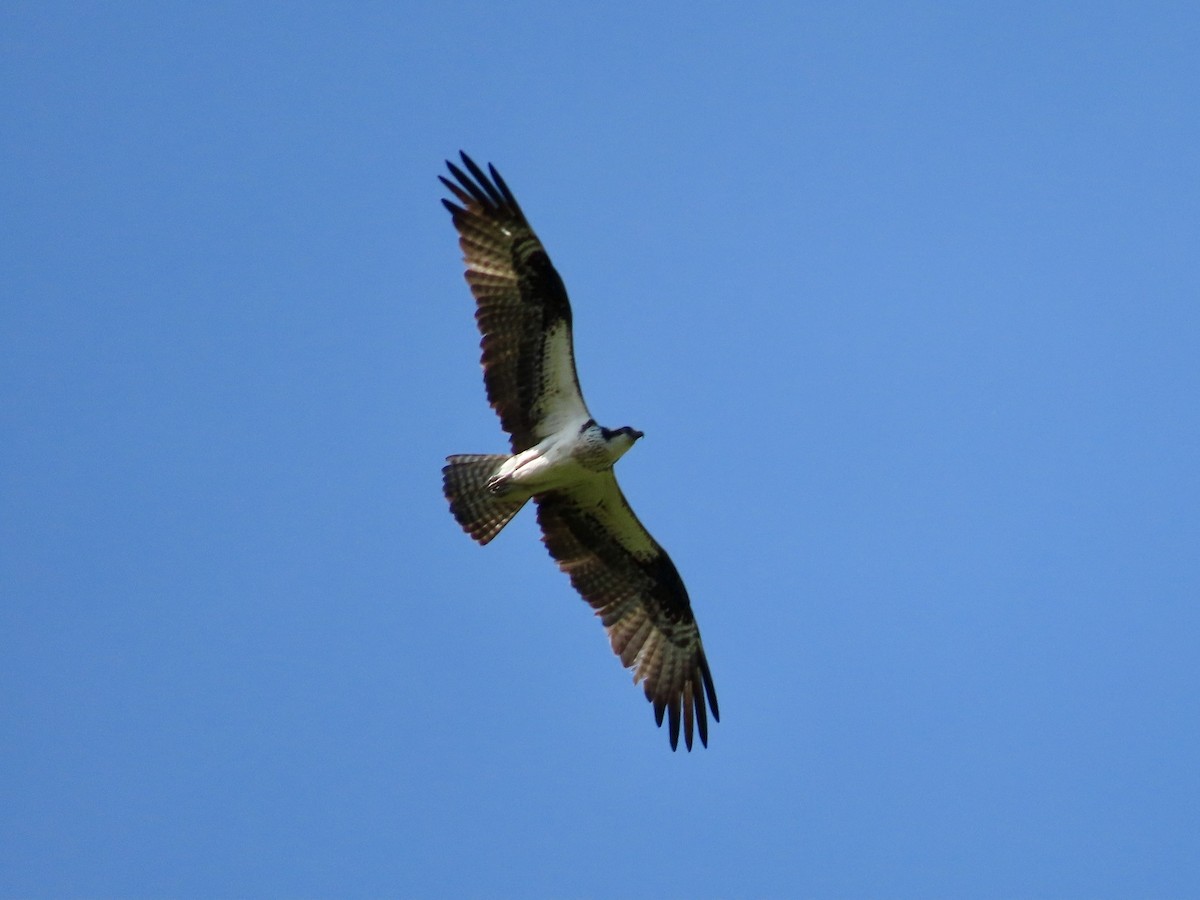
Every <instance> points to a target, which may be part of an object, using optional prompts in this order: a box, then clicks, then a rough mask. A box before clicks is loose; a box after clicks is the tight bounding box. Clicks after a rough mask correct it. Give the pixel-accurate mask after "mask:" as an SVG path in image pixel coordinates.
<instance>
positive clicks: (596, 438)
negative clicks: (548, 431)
mask: <svg viewBox="0 0 1200 900" xmlns="http://www.w3.org/2000/svg"><path fill="white" fill-rule="evenodd" d="M585 422H587V419H586V418H575V419H571V420H568V421H567V422H566V423H565V427H563V428H562V429H561V430H560V431H558V432H557V433H555V434H552V435H550V436H549V437H547V438H545V439H544V440H542V441H540V442H539V443H538V444H536V445H535V446H533V447H530V448H529V449H528V450H525V451H523V452H521V453H518V454H516V455H515V456H513V457H512V458H511V459H509V460H508V461H507V462H505V463H504V465H502V466H501V467H500V470H499V471H498V472H497V473H496V474H495V475H494V476H493V477H492V483H494V484H497V485H500V486H502V488H503V489H504V490H505V492H506V493H507V492H511V491H514V490H517V491H520V492H522V493H523V494H527V495H529V496H533V495H535V494H541V493H545V492H546V491H553V490H558V489H560V488H566V487H570V486H572V485H577V484H579V483H580V482H583V481H587V480H589V479H591V478H594V477H595V476H596V475H597V474H598V470H597V468H595V466H594V464H593V465H592V466H588V465H585V464H584V459H585V458H586V457H588V456H589V455H590V456H592V457H593V459H594V456H595V454H596V453H597V451H598V450H599V449H600V448H603V451H604V454H605V456H606V463H607V465H611V464H612V463H614V462H616V460H617V459H619V458H620V457H621V456H622V455H623V454H624V453H625V451H626V450H628V449H629V447H630V446H631V445H632V441H630V440H628V438H627V437H625V436H621V437H618V438H617V439H615V440H614V441H612V442H606V441H605V440H604V438H603V436H602V433H601V431H600V428H599V427H598V426H596V425H592V427H590V428H588V429H587V430H586V431H583V430H582V429H583V425H584V423H585Z"/></svg>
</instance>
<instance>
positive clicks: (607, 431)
mask: <svg viewBox="0 0 1200 900" xmlns="http://www.w3.org/2000/svg"><path fill="white" fill-rule="evenodd" d="M600 433H601V434H602V435H603V436H604V442H605V443H606V444H608V452H609V453H611V454H612V459H613V462H616V461H617V460H618V459H620V458H621V457H622V456H624V455H625V453H626V451H628V450H629V448H630V447H632V446H633V445H634V444H635V443H637V441H638V440H639V439H640V438H641V437H643V435H642V433H641V432H640V431H638V430H637V429H636V428H630V427H629V426H628V425H626V426H625V427H624V428H601V429H600Z"/></svg>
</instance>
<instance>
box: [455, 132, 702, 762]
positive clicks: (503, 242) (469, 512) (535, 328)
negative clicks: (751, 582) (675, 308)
mask: <svg viewBox="0 0 1200 900" xmlns="http://www.w3.org/2000/svg"><path fill="white" fill-rule="evenodd" d="M461 156H462V161H463V165H464V166H466V169H467V171H466V172H464V171H463V170H462V169H460V168H459V167H458V166H456V165H454V164H453V163H451V162H449V161H447V163H446V165H447V167H448V168H449V169H450V174H451V175H453V176H454V179H455V181H451V180H450V179H448V178H445V177H441V182H442V183H443V184H444V185H445V186H446V187H447V188H448V189H449V190H450V192H451V193H452V194H453V195H454V197H455V198H456V199H457V200H458V204H455V203H453V202H451V201H450V200H447V199H443V200H442V203H443V204H445V206H446V208H447V209H448V210H449V211H450V215H451V217H452V218H453V219H454V227H455V228H456V229H457V230H458V234H459V245H460V246H461V247H462V251H463V254H464V259H465V261H466V264H467V271H466V278H467V283H468V284H470V286H471V292H472V293H473V294H474V295H475V301H476V304H477V306H478V308H477V310H476V312H475V320H476V322H477V323H478V325H479V331H480V332H481V333H482V335H483V340H482V342H481V347H482V348H483V380H484V384H485V386H486V388H487V395H488V400H489V401H490V402H491V405H492V407H493V408H494V409H495V410H496V412H497V413H498V414H499V416H500V424H501V426H502V427H503V428H504V430H505V431H507V432H508V434H509V437H510V444H511V446H512V454H505V453H500V454H463V455H456V456H450V457H447V459H446V462H447V463H448V465H446V466H445V468H443V469H442V477H443V489H444V491H445V494H446V499H447V500H449V502H450V511H451V512H452V513H453V514H454V517H455V518H456V519H457V520H458V523H459V524H460V525H461V526H462V528H463V530H464V531H465V532H467V534H469V535H470V536H471V537H473V538H474V539H475V540H476V541H478V542H479V543H480V544H486V543H487V542H488V541H490V540H491V539H492V538H494V537H495V536H496V535H497V534H498V533H499V532H500V529H502V528H503V527H504V526H505V525H507V524H508V522H509V521H510V520H511V519H512V517H513V516H515V515H516V514H517V512H518V511H520V509H521V507H523V506H524V505H525V503H526V502H527V501H528V500H530V499H531V498H532V499H533V501H534V503H536V504H537V517H538V524H539V525H540V526H541V528H542V535H543V537H542V540H543V541H544V542H545V544H546V547H547V549H548V550H549V551H550V555H551V556H553V557H554V558H555V559H556V560H557V561H558V565H559V568H560V569H562V570H563V571H564V572H566V573H567V574H568V575H570V577H571V583H572V584H573V585H574V586H575V589H576V590H578V591H579V593H580V594H581V595H583V598H584V599H585V600H587V602H588V603H590V604H591V605H592V607H594V608H595V610H596V615H597V616H599V618H600V620H601V621H602V622H603V623H604V628H605V630H606V631H607V632H608V637H609V640H610V641H611V643H612V649H613V652H615V653H616V654H617V656H619V657H620V658H621V662H622V663H623V664H624V665H625V666H626V667H628V668H632V669H633V681H634V684H637V683H639V682H641V683H642V684H643V687H644V690H645V692H646V699H648V700H649V701H650V702H651V703H652V704H654V718H655V720H656V721H657V723H658V725H659V726H660V727H661V726H662V723H663V716H664V714H665V715H666V716H667V720H668V722H669V731H670V737H671V749H672V750H674V749H676V748H677V747H678V746H679V724H680V721H681V720H682V722H683V733H684V741H685V742H686V744H687V748H688V749H689V750H691V749H692V732H693V727H695V729H696V730H697V731H698V732H699V734H700V743H702V744H704V745H705V746H708V716H707V711H706V707H705V700H706V698H707V702H708V706H710V707H711V708H712V715H713V719H719V718H720V716H719V713H718V710H717V694H716V691H715V689H714V688H713V680H712V674H711V673H710V672H709V670H708V661H707V660H706V659H705V657H704V647H703V645H702V644H701V643H700V630H699V628H697V626H696V618H695V616H693V615H692V608H691V603H690V602H689V601H688V594H687V590H686V589H685V588H684V586H683V581H682V579H680V577H679V572H678V571H677V570H676V569H675V565H674V563H672V562H671V559H670V557H669V556H667V554H666V552H665V551H664V550H663V549H662V547H660V546H659V545H658V543H657V542H656V541H655V540H654V538H652V537H651V536H650V533H649V532H648V531H646V529H645V528H644V527H643V526H642V523H641V522H639V521H638V518H637V516H635V515H634V514H633V510H632V509H630V508H629V504H628V503H627V502H626V500H625V495H624V494H622V493H621V489H620V487H618V486H617V479H616V476H614V475H613V463H615V462H616V461H617V460H618V459H620V458H621V457H622V456H623V455H624V454H625V452H626V451H628V450H629V448H630V447H632V446H633V445H634V443H635V442H636V441H637V440H638V439H639V438H641V437H642V433H641V432H640V431H635V430H634V429H632V428H629V427H625V428H616V429H610V428H605V427H603V426H601V425H598V424H597V423H596V420H595V419H594V418H592V415H591V413H589V412H588V408H587V404H585V403H584V402H583V395H582V393H580V390H579V380H578V377H577V376H576V373H575V355H574V350H573V347H572V339H571V305H570V303H569V302H568V300H567V292H566V289H565V288H564V287H563V283H562V279H561V278H559V275H558V272H556V271H555V269H554V266H553V265H552V264H551V262H550V258H549V257H548V256H547V255H546V251H545V249H543V247H542V243H541V241H539V240H538V238H537V235H536V234H534V233H533V229H532V228H530V227H529V223H528V222H527V221H526V220H525V214H524V213H522V212H521V208H520V207H519V206H518V205H517V201H516V200H515V199H514V198H513V195H512V191H510V190H509V188H508V185H506V184H505V183H504V179H503V178H501V177H500V173H498V172H497V171H496V169H495V167H494V166H492V165H490V164H489V165H488V173H489V174H490V177H489V175H488V174H484V172H483V170H482V169H480V168H479V166H477V165H476V164H475V163H474V161H472V160H471V158H470V157H469V156H467V155H466V154H465V153H462V154H461ZM468 173H469V174H468ZM455 182H457V183H455ZM460 204H461V205H460Z"/></svg>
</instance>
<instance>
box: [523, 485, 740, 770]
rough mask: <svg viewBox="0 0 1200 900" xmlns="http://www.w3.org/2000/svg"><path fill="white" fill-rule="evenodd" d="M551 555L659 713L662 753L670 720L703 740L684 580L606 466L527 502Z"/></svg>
mask: <svg viewBox="0 0 1200 900" xmlns="http://www.w3.org/2000/svg"><path fill="white" fill-rule="evenodd" d="M534 499H535V501H536V502H537V505H538V523H539V524H540V525H541V526H542V533H543V540H544V541H545V543H546V547H547V548H548V549H549V550H550V555H551V556H553V557H554V558H555V559H556V560H558V565H559V568H561V569H562V570H563V571H564V572H566V573H567V574H568V575H570V576H571V583H572V584H573V585H574V586H575V589H576V590H577V591H579V593H580V594H582V595H583V598H584V599H585V600H587V602H588V603H590V604H591V605H592V606H593V607H594V608H595V610H596V615H597V616H599V617H600V620H601V621H602V622H603V623H604V628H605V630H606V631H607V632H608V637H609V640H610V641H611V642H612V648H613V652H615V653H616V654H617V656H619V657H620V658H621V662H622V663H623V664H624V665H625V666H626V667H628V668H632V669H633V681H634V684H637V683H638V682H639V681H640V682H642V683H643V687H644V688H645V691H646V699H648V700H649V701H650V702H651V703H653V704H654V717H655V719H656V721H657V722H658V724H659V725H660V726H661V725H662V723H663V714H664V713H666V714H667V718H668V722H669V729H670V736H671V749H675V748H676V747H677V746H678V745H679V723H680V719H681V718H682V720H683V733H684V740H685V743H686V744H687V748H688V749H689V750H691V749H692V730H693V725H695V726H696V730H698V731H699V733H700V743H702V744H703V745H704V746H706V747H707V746H708V716H707V712H706V708H705V699H706V698H707V701H708V705H709V706H711V707H712V714H713V719H717V720H719V719H720V714H719V711H718V709H717V694H716V690H715V689H714V688H713V680H712V674H711V673H710V672H709V670H708V660H707V659H705V657H704V647H703V645H702V644H701V643H700V629H699V628H698V627H697V625H696V617H695V616H694V615H692V606H691V603H690V602H689V601H688V595H687V590H686V589H685V588H684V586H683V580H682V579H681V578H680V577H679V572H678V571H677V570H676V568H675V564H674V563H672V562H671V558H670V557H669V556H667V554H666V551H665V550H663V548H662V547H660V546H659V545H658V543H657V542H656V541H655V540H654V538H652V537H651V536H650V533H649V532H647V531H646V529H645V528H644V527H643V526H642V523H641V522H639V521H638V518H637V516H635V515H634V514H633V510H632V509H630V508H629V504H628V503H627V502H626V500H625V496H624V495H623V494H622V493H621V489H620V487H618V485H617V479H616V477H615V476H614V475H613V473H612V471H611V470H610V471H607V472H604V473H602V474H600V475H597V476H596V477H595V478H592V479H589V480H588V481H587V482H584V483H582V484H580V485H578V486H575V487H571V488H569V489H566V490H561V491H551V492H549V493H547V494H542V495H540V496H538V497H535V498H534Z"/></svg>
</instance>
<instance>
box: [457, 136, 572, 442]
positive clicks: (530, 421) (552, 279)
mask: <svg viewBox="0 0 1200 900" xmlns="http://www.w3.org/2000/svg"><path fill="white" fill-rule="evenodd" d="M461 155H462V161H463V165H464V166H466V169H467V171H465V172H464V171H463V170H462V169H460V168H459V167H458V166H456V165H454V164H453V163H451V162H447V163H446V165H447V166H448V167H449V169H450V174H451V175H453V176H454V178H455V181H451V180H450V179H448V178H445V177H442V178H441V181H442V183H443V184H444V185H445V186H446V187H447V188H449V189H450V191H451V193H453V194H454V196H455V197H456V198H457V200H458V201H459V204H461V205H458V204H455V203H453V202H451V201H450V200H443V201H442V203H444V204H445V205H446V208H447V209H448V210H450V215H451V216H452V217H453V219H454V227H455V228H457V229H458V234H459V245H460V246H461V247H462V251H463V257H464V259H465V261H466V263H467V271H466V278H467V282H468V283H469V284H470V285H471V292H472V293H473V294H474V295H475V301H476V304H477V307H478V308H477V310H476V312H475V320H476V322H477V323H478V325H479V331H480V333H481V334H482V335H483V340H482V342H481V344H480V346H481V347H482V349H483V380H484V384H485V385H486V386H487V394H488V400H489V401H490V402H491V404H492V407H493V408H494V409H495V410H496V412H497V413H498V414H499V416H500V423H501V425H502V426H503V427H504V430H505V431H507V432H508V433H509V435H510V437H511V439H512V449H513V452H514V453H519V452H521V451H522V450H526V449H528V448H529V447H532V446H533V445H535V444H536V443H538V441H540V440H541V439H543V438H545V437H547V436H549V435H551V434H554V433H556V432H557V431H559V430H560V429H561V428H563V427H564V426H565V425H566V424H568V423H569V422H571V421H578V420H580V419H588V418H590V415H589V414H588V411H587V406H586V405H585V404H584V402H583V395H582V394H581V393H580V390H579V379H578V377H577V376H576V374H575V353H574V349H573V347H572V340H571V304H570V302H569V301H568V300H567V291H566V288H565V287H563V283H562V279H561V278H560V277H559V275H558V272H556V271H555V269H554V265H553V264H552V263H551V262H550V257H549V256H547V255H546V250H545V248H543V247H542V242H541V241H539V240H538V237H537V235H536V234H534V233H533V229H532V228H530V227H529V223H528V222H527V221H526V220H525V214H524V213H522V212H521V207H519V206H518V205H517V201H516V200H515V199H514V198H513V195H512V191H510V190H509V189H508V185H506V184H505V183H504V179H503V178H501V177H500V173H499V172H497V171H496V169H495V167H494V166H491V165H489V166H488V174H485V173H484V172H483V170H482V169H480V168H479V166H477V165H476V164H475V162H474V161H473V160H472V159H471V158H470V157H469V156H467V155H466V154H465V153H463V154H461ZM489 176H490V177H489ZM456 182H457V183H456Z"/></svg>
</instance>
